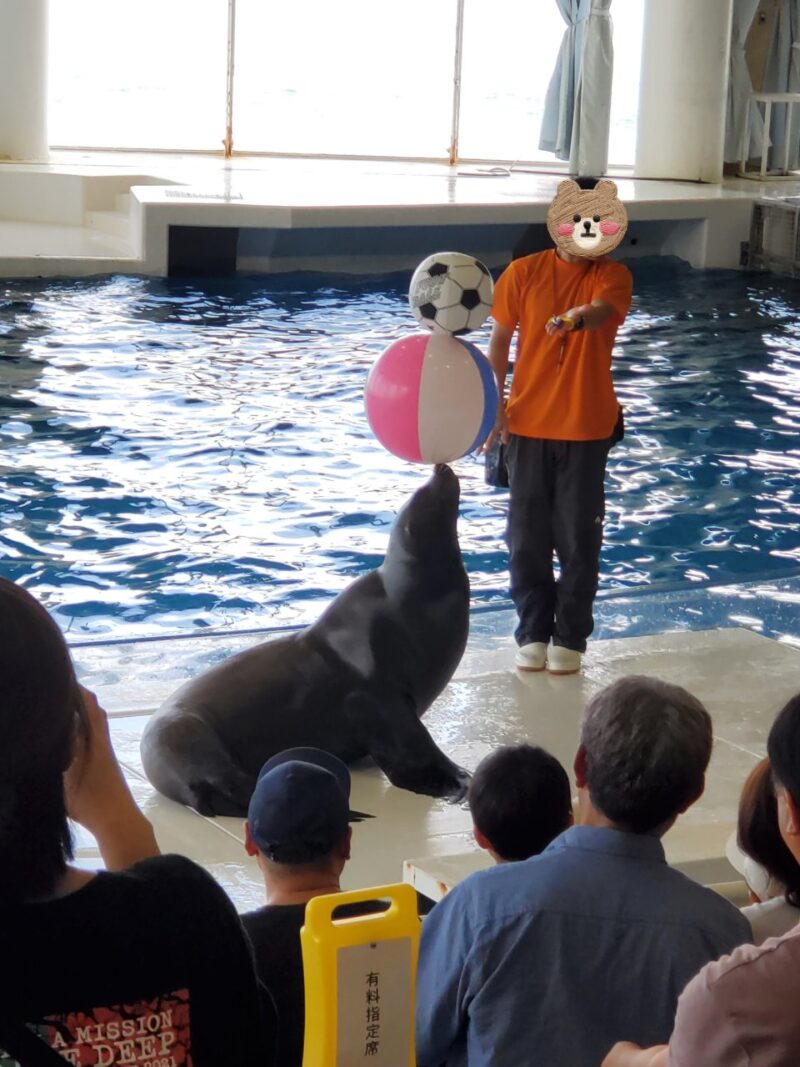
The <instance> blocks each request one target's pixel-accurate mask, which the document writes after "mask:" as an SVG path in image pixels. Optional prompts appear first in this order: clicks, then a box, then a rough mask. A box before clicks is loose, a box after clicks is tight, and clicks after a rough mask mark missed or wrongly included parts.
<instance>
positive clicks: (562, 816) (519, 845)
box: [468, 745, 572, 863]
mask: <svg viewBox="0 0 800 1067" xmlns="http://www.w3.org/2000/svg"><path fill="white" fill-rule="evenodd" d="M468 800H469V810H470V813H471V814H472V822H473V825H474V832H475V840H476V841H477V842H478V844H479V845H480V846H481V848H485V849H488V851H489V852H490V853H491V854H492V855H493V856H494V858H495V859H496V860H497V861H498V862H499V863H504V862H508V861H511V860H525V859H528V858H529V857H530V856H536V855H538V854H539V853H540V852H541V851H542V850H543V849H545V848H546V847H547V846H548V845H549V844H550V842H551V841H552V840H553V838H555V837H558V835H559V834H560V833H561V832H562V831H563V830H566V829H567V827H568V826H570V825H571V823H572V798H571V796H570V787H569V778H568V777H567V772H566V771H565V770H564V768H563V767H562V766H561V764H560V763H559V762H558V760H557V759H556V758H555V756H551V755H550V753H549V752H545V750H544V749H543V748H538V747H536V746H534V745H508V746H506V747H504V748H498V749H497V750H496V751H495V752H492V753H490V755H488V756H486V758H485V759H483V760H481V762H480V763H479V764H478V768H477V770H476V771H475V774H474V776H473V779H472V781H471V782H470V786H469V794H468Z"/></svg>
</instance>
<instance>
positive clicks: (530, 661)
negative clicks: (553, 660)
mask: <svg viewBox="0 0 800 1067" xmlns="http://www.w3.org/2000/svg"><path fill="white" fill-rule="evenodd" d="M546 663H547V645H546V644H545V642H544V641H534V642H532V644H529V645H521V646H520V647H519V648H518V649H517V655H516V658H515V660H514V665H515V666H516V667H517V669H518V670H520V671H543V670H544V668H545V664H546Z"/></svg>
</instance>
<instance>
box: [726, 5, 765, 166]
mask: <svg viewBox="0 0 800 1067" xmlns="http://www.w3.org/2000/svg"><path fill="white" fill-rule="evenodd" d="M758 4H759V0H734V4H733V28H732V31H731V64H730V75H729V79H728V111H727V116H726V121H725V157H724V158H725V162H726V163H738V162H739V160H740V159H749V158H750V157H751V156H758V157H759V158H760V156H761V145H762V140H763V136H764V119H763V117H762V113H761V111H760V110H759V108H758V105H757V104H756V102H755V101H754V100H753V98H752V93H753V83H752V81H751V79H750V71H749V70H748V69H747V60H746V58H745V43H746V41H747V34H748V33H749V31H750V26H751V25H752V22H753V18H754V17H755V13H756V10H757V9H758ZM748 113H749V116H750V139H749V141H750V143H749V144H748V145H745V144H744V131H745V126H746V124H747V117H748ZM745 148H746V149H747V151H746V152H745V151H743V150H744V149H745Z"/></svg>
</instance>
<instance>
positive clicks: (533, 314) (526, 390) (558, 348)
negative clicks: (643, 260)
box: [492, 249, 633, 441]
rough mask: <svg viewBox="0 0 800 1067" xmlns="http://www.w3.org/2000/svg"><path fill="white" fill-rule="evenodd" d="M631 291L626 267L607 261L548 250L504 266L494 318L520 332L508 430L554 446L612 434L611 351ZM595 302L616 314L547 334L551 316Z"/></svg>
mask: <svg viewBox="0 0 800 1067" xmlns="http://www.w3.org/2000/svg"><path fill="white" fill-rule="evenodd" d="M632 290H633V278H632V277H631V272H630V271H629V270H628V268H627V267H625V266H623V265H622V264H621V263H617V262H616V261H615V260H613V259H608V257H606V256H602V257H600V258H598V259H582V260H580V261H579V262H575V263H567V262H566V260H563V259H562V258H561V257H560V256H559V255H557V253H556V251H555V249H551V250H549V251H547V252H537V253H536V254H535V255H532V256H524V257H523V258H522V259H516V260H514V261H513V262H512V263H510V264H509V266H508V267H507V268H506V270H505V271H504V272H503V273H502V275H501V276H500V278H499V279H498V281H497V285H496V287H495V291H494V305H493V307H492V317H493V318H494V320H495V322H499V323H500V325H501V326H505V327H506V329H509V330H514V329H516V328H517V327H519V335H518V338H517V358H516V364H515V367H514V377H513V379H512V382H511V393H510V396H509V400H508V405H507V408H506V413H507V415H508V428H509V430H510V432H511V433H513V434H518V435H520V436H521V437H545V438H551V439H554V440H557V441H599V440H602V439H604V438H606V437H610V436H611V433H612V431H613V429H614V426H615V424H616V421H617V416H618V413H619V403H618V401H617V397H616V394H615V393H614V383H613V382H612V380H611V349H612V348H613V347H614V338H615V337H616V335H617V329H618V328H619V326H620V324H621V323H622V322H623V321H624V319H625V316H626V315H627V313H628V309H629V307H630V305H631V293H632ZM593 300H605V301H606V302H607V303H609V304H611V306H612V307H613V308H614V311H615V312H616V314H615V315H611V316H610V317H609V318H608V319H606V321H605V322H604V323H603V325H602V326H600V327H599V328H598V329H596V330H579V331H578V332H577V333H569V334H567V335H566V337H563V338H562V337H548V336H547V334H546V333H545V332H544V327H545V323H546V322H547V320H548V319H549V318H550V317H551V315H558V314H561V313H563V312H565V311H567V310H569V308H573V307H579V306H580V305H582V304H590V303H591V302H592V301H593ZM562 346H563V348H562Z"/></svg>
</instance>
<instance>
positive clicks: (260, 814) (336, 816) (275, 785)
mask: <svg viewBox="0 0 800 1067" xmlns="http://www.w3.org/2000/svg"><path fill="white" fill-rule="evenodd" d="M349 820H350V772H349V771H348V769H347V767H346V766H345V765H344V763H342V761H341V760H340V759H337V757H336V756H333V755H331V754H330V753H329V752H324V751H322V750H321V749H317V748H293V749H287V750H286V751H285V752H280V753H278V755H276V756H273V757H272V759H270V760H267V762H266V763H265V764H264V766H263V767H262V768H261V772H260V773H259V776H258V781H257V783H256V787H255V789H254V790H253V795H252V797H251V798H250V805H249V807H248V809H247V822H246V823H245V847H246V849H247V852H248V854H249V855H251V856H257V858H258V862H259V866H260V867H261V871H262V873H263V875H264V879H265V881H267V883H268V884H269V882H270V880H274V879H278V880H281V881H283V882H286V881H287V880H292V879H296V878H300V879H301V880H302V881H303V882H304V884H307V885H310V884H311V883H313V881H314V879H315V878H319V879H320V880H325V879H328V880H338V877H339V875H340V874H341V872H342V868H343V867H344V865H345V863H346V862H347V860H348V859H349V858H350V834H351V831H350V824H349Z"/></svg>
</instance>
